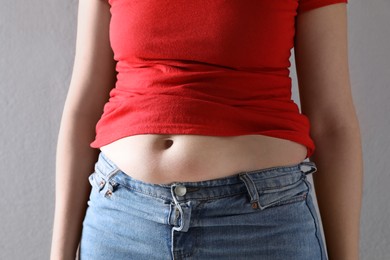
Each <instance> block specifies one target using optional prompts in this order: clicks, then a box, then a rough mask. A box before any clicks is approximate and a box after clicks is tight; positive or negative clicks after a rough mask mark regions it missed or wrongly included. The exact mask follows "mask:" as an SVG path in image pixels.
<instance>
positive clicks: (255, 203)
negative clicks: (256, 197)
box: [252, 201, 259, 209]
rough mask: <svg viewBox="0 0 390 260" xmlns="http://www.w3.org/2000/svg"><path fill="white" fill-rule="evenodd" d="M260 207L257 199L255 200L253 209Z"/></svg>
mask: <svg viewBox="0 0 390 260" xmlns="http://www.w3.org/2000/svg"><path fill="white" fill-rule="evenodd" d="M258 208H259V204H258V203H257V202H256V201H255V202H252V209H258Z"/></svg>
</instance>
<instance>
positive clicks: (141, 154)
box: [100, 134, 307, 184]
mask: <svg viewBox="0 0 390 260" xmlns="http://www.w3.org/2000/svg"><path fill="white" fill-rule="evenodd" d="M100 150H101V151H102V152H103V153H104V154H105V155H106V156H107V157H108V158H109V159H110V160H111V161H112V162H114V163H115V164H116V165H117V166H118V168H120V170H121V171H122V172H124V173H125V174H127V175H129V176H131V177H132V178H134V179H137V180H140V181H143V182H147V183H154V184H169V183H173V182H195V181H204V180H211V179H218V178H223V177H228V176H232V175H235V174H237V173H239V172H243V171H253V170H258V169H265V168H270V167H276V166H291V165H294V164H297V163H299V162H301V161H303V160H304V159H305V157H306V153H307V150H306V147H305V146H303V145H302V144H299V143H296V142H293V141H289V140H285V139H280V138H273V137H268V136H264V135H240V136H228V137H226V136H205V135H177V134H174V135H165V134H163V135H160V134H141V135H133V136H128V137H125V138H121V139H119V140H116V141H114V142H112V143H110V144H108V145H105V146H102V147H101V148H100Z"/></svg>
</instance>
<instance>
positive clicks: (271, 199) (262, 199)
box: [258, 178, 309, 209]
mask: <svg viewBox="0 0 390 260" xmlns="http://www.w3.org/2000/svg"><path fill="white" fill-rule="evenodd" d="M258 192H259V204H260V207H261V208H262V209H265V208H269V207H276V206H281V205H286V204H290V203H294V202H298V201H303V200H305V199H306V196H307V194H308V193H309V187H308V185H307V184H306V182H305V179H304V178H301V179H299V180H298V181H297V182H295V183H292V184H290V185H287V186H283V187H278V188H272V189H266V190H259V191H258Z"/></svg>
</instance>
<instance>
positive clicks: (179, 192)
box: [175, 185, 187, 196]
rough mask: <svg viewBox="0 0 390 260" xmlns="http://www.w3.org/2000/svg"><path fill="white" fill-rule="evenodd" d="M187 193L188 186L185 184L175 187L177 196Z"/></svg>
mask: <svg viewBox="0 0 390 260" xmlns="http://www.w3.org/2000/svg"><path fill="white" fill-rule="evenodd" d="M186 193H187V188H186V187H185V186H183V185H178V186H176V187H175V194H176V195H177V196H184V195H185V194H186Z"/></svg>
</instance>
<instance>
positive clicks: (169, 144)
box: [164, 139, 173, 149]
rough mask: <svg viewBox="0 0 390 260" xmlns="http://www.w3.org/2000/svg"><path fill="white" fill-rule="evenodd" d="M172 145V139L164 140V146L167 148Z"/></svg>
mask: <svg viewBox="0 0 390 260" xmlns="http://www.w3.org/2000/svg"><path fill="white" fill-rule="evenodd" d="M172 145H173V140H169V139H166V140H164V148H165V149H168V148H170V147H171V146H172Z"/></svg>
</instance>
